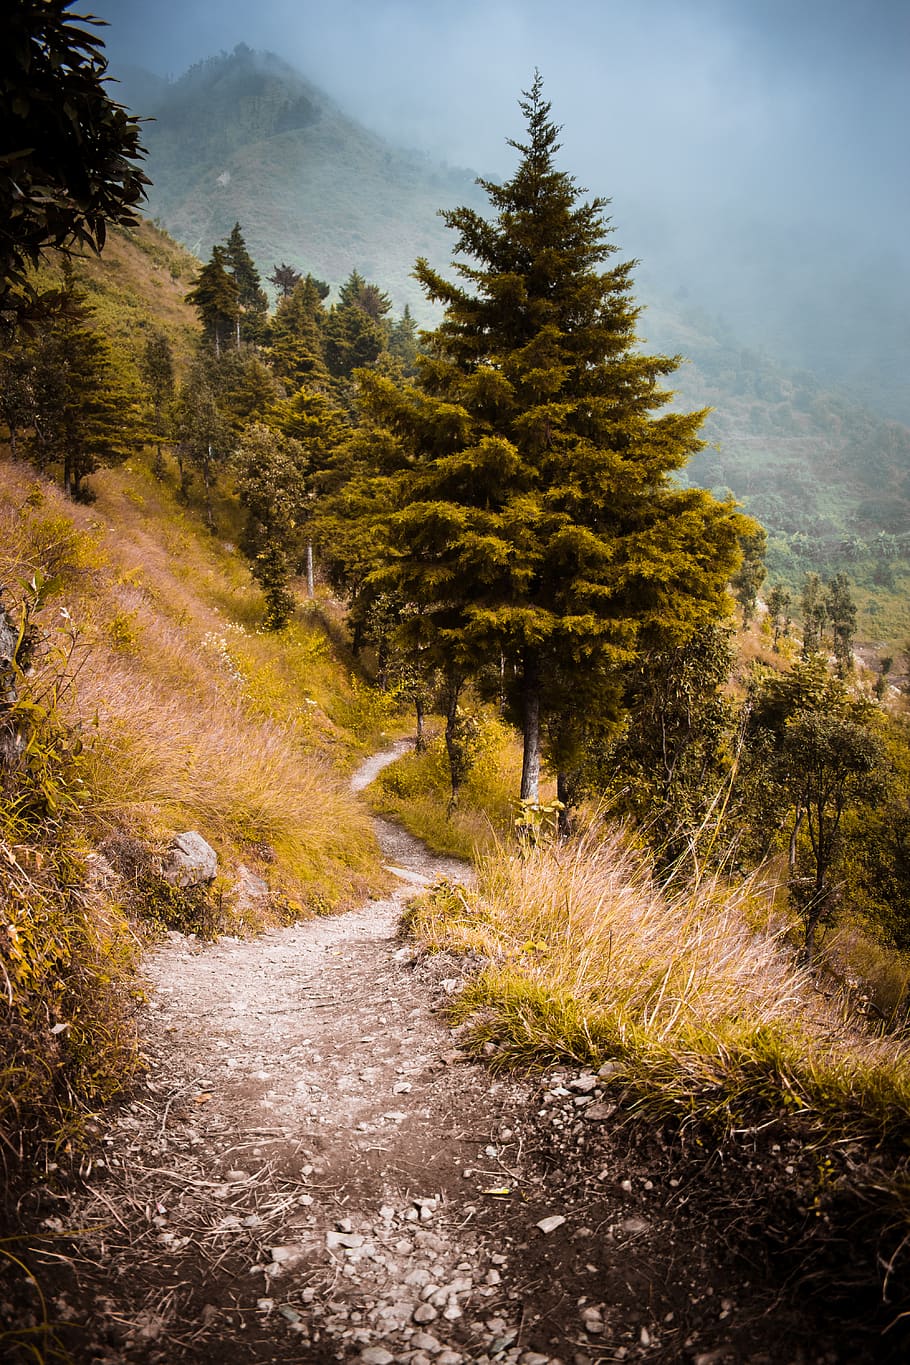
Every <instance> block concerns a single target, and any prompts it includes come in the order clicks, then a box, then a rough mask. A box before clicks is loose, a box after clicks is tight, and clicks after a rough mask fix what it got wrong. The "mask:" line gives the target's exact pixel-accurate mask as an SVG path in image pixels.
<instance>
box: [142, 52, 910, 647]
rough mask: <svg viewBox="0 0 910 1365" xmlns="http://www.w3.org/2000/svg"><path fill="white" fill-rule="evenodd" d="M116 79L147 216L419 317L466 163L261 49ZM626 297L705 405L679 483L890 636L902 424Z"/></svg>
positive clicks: (772, 568)
mask: <svg viewBox="0 0 910 1365" xmlns="http://www.w3.org/2000/svg"><path fill="white" fill-rule="evenodd" d="M122 75H123V85H122V89H121V91H120V93H121V94H122V96H123V98H124V99H125V100H126V101H127V102H128V103H131V104H132V106H133V107H134V108H135V109H136V110H137V111H139V112H141V113H143V114H152V115H153V116H154V118H155V122H153V123H149V124H148V125H147V129H146V134H145V136H146V141H147V143H148V147H149V163H148V168H149V171H150V174H151V177H152V180H153V182H154V183H153V186H152V189H151V191H150V201H149V209H150V212H151V213H153V214H155V215H157V216H158V218H159V219H160V221H161V222H162V223H163V224H164V225H165V226H166V227H167V228H168V230H169V231H170V232H172V233H173V234H174V235H175V236H176V237H177V238H178V239H179V240H180V241H182V242H184V243H186V244H187V245H188V246H189V247H191V248H192V250H193V251H195V252H197V253H198V254H200V255H203V256H204V255H206V254H207V253H208V251H209V249H210V247H211V245H212V244H213V243H214V242H215V241H217V240H219V239H223V238H224V237H225V236H226V235H227V233H228V232H229V231H230V229H231V227H232V226H233V224H234V222H235V221H238V220H239V221H240V222H241V224H242V226H243V230H244V234H245V237H246V240H247V243H248V245H249V246H250V249H251V251H252V253H253V255H254V257H255V258H256V260H257V263H258V265H259V268H260V270H261V271H262V273H263V274H264V275H265V274H268V273H269V272H270V271H271V269H272V267H273V265H274V264H275V263H276V262H278V261H287V262H289V263H290V264H293V265H294V266H296V267H297V268H298V269H300V270H303V271H312V272H313V273H314V274H315V275H316V276H317V277H320V278H323V279H326V280H327V281H329V282H330V283H332V284H333V285H337V284H338V283H339V282H340V281H341V280H343V279H344V278H346V276H347V275H348V274H349V273H350V271H351V270H352V269H354V268H356V269H358V270H359V271H360V272H361V273H362V274H364V275H365V276H366V277H367V278H370V279H375V280H376V282H377V283H379V284H380V285H381V286H382V287H383V288H384V289H387V290H388V291H389V292H390V294H391V295H392V298H393V301H394V304H395V307H396V308H398V309H400V308H402V307H403V305H404V304H405V303H408V304H409V305H410V307H411V308H412V311H414V312H415V315H416V316H418V317H422V318H423V319H425V320H427V321H429V316H428V314H427V308H426V303H425V300H424V299H423V297H422V295H421V293H420V291H419V289H418V288H417V286H416V283H415V282H414V281H413V280H412V279H411V278H410V272H411V270H412V268H413V264H414V261H415V259H416V257H417V256H418V255H427V256H428V257H429V258H430V259H431V260H433V261H435V262H438V263H439V264H440V265H442V266H443V267H444V266H445V264H446V263H447V262H448V261H449V260H450V258H451V254H452V248H453V238H452V234H451V233H450V232H449V231H448V230H447V229H446V228H445V227H444V225H443V224H442V223H441V221H440V219H439V216H438V210H439V209H440V208H444V207H452V206H454V205H456V204H459V203H477V202H479V201H478V197H477V196H478V191H477V188H476V186H475V185H474V183H473V179H472V177H471V176H470V175H469V174H468V173H467V172H463V171H457V170H452V169H451V168H449V167H445V166H442V165H434V164H433V163H432V162H430V161H429V160H428V159H427V158H425V157H416V156H412V155H410V154H408V153H405V152H402V151H401V150H399V149H396V148H394V147H391V146H389V145H388V144H387V143H385V142H383V141H382V140H380V139H379V138H377V137H375V136H374V135H373V134H372V133H370V132H369V131H368V130H367V129H365V128H363V127H362V126H361V125H359V124H358V123H356V122H355V121H354V120H352V119H350V118H348V117H346V116H345V115H344V113H343V112H342V111H341V110H339V109H338V108H337V107H336V106H335V105H334V104H333V103H332V102H331V101H330V100H329V99H328V98H327V97H326V96H325V95H324V94H323V93H322V92H321V91H320V90H318V89H317V88H316V87H315V86H314V85H313V84H312V83H311V82H309V81H307V80H306V79H305V78H304V77H303V76H301V75H300V74H299V73H298V72H296V71H294V70H293V69H292V68H291V67H289V66H288V65H286V64H285V63H284V62H282V61H281V60H280V59H279V58H277V57H275V56H272V55H270V54H263V53H253V52H251V51H250V50H249V49H248V48H243V47H241V48H237V49H236V50H235V51H234V52H233V53H231V54H230V55H222V56H219V57H213V58H211V59H210V60H209V61H206V62H204V63H201V64H200V65H198V66H196V67H194V68H192V70H190V71H188V72H187V73H186V74H185V75H184V76H183V77H181V78H180V79H179V80H177V81H176V82H174V83H173V84H168V83H166V82H164V81H161V80H160V79H158V78H157V77H153V76H151V75H149V73H145V72H140V71H135V70H134V71H126V72H124V73H122ZM647 264H648V263H647V262H646V263H645V265H646V266H647ZM646 278H647V277H646ZM640 296H641V298H642V300H643V302H645V303H646V304H647V307H646V311H645V313H644V315H643V319H642V331H643V333H644V335H645V337H646V339H647V343H648V345H649V346H651V347H654V348H657V349H660V350H663V351H665V352H667V353H669V354H676V353H679V354H681V355H682V356H684V357H685V359H686V360H687V362H688V363H687V364H686V365H685V366H684V367H683V368H682V369H681V370H680V371H679V373H678V375H677V376H676V381H675V382H676V386H677V388H678V391H679V396H680V402H682V403H684V404H687V405H690V406H693V407H701V406H708V407H711V408H712V409H713V412H712V414H711V417H710V418H709V421H708V423H707V426H706V436H707V438H708V440H709V442H710V443H711V446H710V448H709V449H708V450H706V451H705V452H704V454H703V455H701V456H699V457H698V458H697V459H696V460H695V461H694V462H693V463H692V465H691V466H690V469H689V477H690V478H691V480H692V481H693V482H698V483H701V484H703V485H705V486H708V487H712V488H715V489H723V488H726V489H729V490H731V491H732V492H733V494H734V495H735V497H736V498H737V499H738V500H740V501H741V502H742V503H743V505H744V506H745V508H746V510H747V511H749V512H750V513H751V514H752V515H754V516H756V517H757V518H758V519H759V520H760V521H761V522H762V523H763V524H764V525H765V526H766V527H767V528H768V531H769V538H770V545H769V556H768V564H769V573H770V579H771V581H776V582H783V583H786V584H788V585H789V586H790V587H791V589H792V590H793V591H794V592H795V593H796V594H797V595H798V593H799V589H800V586H801V583H802V579H803V576H804V575H805V573H807V572H809V571H817V572H820V573H822V574H823V575H830V574H831V573H834V572H836V571H837V570H839V569H845V570H846V571H847V572H848V573H849V574H850V576H851V578H852V580H853V581H854V583H855V585H856V596H857V600H858V602H859V605H860V609H861V623H862V625H861V628H862V632H863V634H864V636H865V637H866V638H867V639H869V640H870V641H873V642H880V643H883V644H885V643H887V644H890V645H892V646H893V645H895V644H897V643H901V642H902V641H903V640H904V639H905V638H906V637H907V636H908V635H910V612H908V610H907V608H906V606H905V603H906V602H907V600H908V593H907V589H908V587H910V498H908V486H907V480H908V476H910V430H908V428H906V427H904V426H901V425H900V424H898V423H894V422H889V421H885V420H883V419H882V418H880V417H879V416H877V415H876V413H875V412H873V411H871V410H869V409H868V408H865V407H863V406H862V405H861V404H859V403H857V402H856V401H855V400H854V399H852V398H850V397H849V396H848V395H846V394H845V393H839V392H832V391H830V390H827V389H826V388H825V386H824V385H823V384H821V383H820V382H819V381H818V380H817V379H816V378H815V377H814V376H813V375H811V374H809V373H806V372H803V371H800V372H796V371H793V370H791V369H788V368H787V367H786V366H785V365H781V364H778V363H776V362H775V360H774V359H773V357H769V356H764V355H761V354H759V353H757V352H755V351H753V350H749V349H747V348H745V347H743V346H742V345H741V344H740V343H739V342H738V340H737V338H736V337H735V335H733V334H732V332H731V331H730V329H729V327H728V326H726V325H725V324H724V322H723V320H722V319H720V318H716V317H708V316H706V315H705V314H704V313H703V312H701V311H700V310H699V309H698V308H697V306H695V305H694V304H693V303H691V302H689V301H688V300H686V299H685V298H683V297H677V298H674V299H668V298H667V297H666V296H663V295H661V294H660V293H659V292H657V291H655V290H654V289H650V288H649V287H648V286H647V284H645V286H644V287H643V288H642V290H641V291H640Z"/></svg>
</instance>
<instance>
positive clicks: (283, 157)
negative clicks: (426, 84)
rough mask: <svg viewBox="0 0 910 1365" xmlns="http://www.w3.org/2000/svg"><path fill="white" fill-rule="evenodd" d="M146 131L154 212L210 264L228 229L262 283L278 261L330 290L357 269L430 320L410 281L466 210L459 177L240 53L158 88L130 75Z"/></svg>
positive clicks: (275, 67) (467, 186) (259, 58)
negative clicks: (458, 207)
mask: <svg viewBox="0 0 910 1365" xmlns="http://www.w3.org/2000/svg"><path fill="white" fill-rule="evenodd" d="M118 93H119V94H120V95H121V96H122V98H123V99H124V100H126V101H127V102H128V103H129V104H131V105H132V107H134V108H135V109H137V111H138V110H140V109H141V112H142V113H143V114H144V115H150V116H152V117H153V118H154V120H155V121H154V122H153V123H149V124H148V125H147V126H146V127H147V130H146V132H145V139H146V142H147V144H148V149H149V162H150V165H151V166H152V172H151V175H152V181H153V184H152V186H151V188H150V190H149V212H150V213H151V214H153V215H154V216H156V217H158V218H159V219H160V220H161V222H162V223H163V224H164V225H165V227H167V229H168V231H169V232H171V233H173V235H174V236H175V237H176V238H177V239H178V240H179V241H182V242H184V243H185V244H186V245H187V246H188V247H190V249H191V250H193V251H194V252H196V253H198V254H200V255H206V254H207V253H208V250H209V248H210V247H211V245H212V243H213V242H215V241H217V240H219V239H220V238H222V237H225V236H226V235H227V234H228V232H229V231H230V229H231V226H232V225H233V223H234V222H236V221H237V220H239V221H240V222H241V223H242V224H243V225H244V231H245V234H246V238H247V241H248V243H249V246H250V250H251V251H252V254H253V256H254V257H255V259H256V261H257V263H258V265H259V267H260V270H262V271H263V273H268V272H269V271H270V270H271V269H272V268H273V266H274V265H275V264H277V263H279V262H281V261H286V262H288V263H289V264H291V265H293V266H294V267H295V268H296V269H298V270H300V271H301V272H302V273H303V274H306V273H308V272H311V273H312V274H314V275H316V276H318V277H320V278H322V279H327V280H329V281H330V282H333V283H336V284H337V283H340V281H341V280H343V279H344V278H346V276H347V275H348V274H349V273H350V272H351V270H352V269H356V270H359V271H360V272H361V274H364V275H366V277H367V278H369V279H376V280H379V281H380V282H381V283H382V284H383V286H384V287H385V288H388V289H390V290H391V291H392V294H393V299H394V302H395V305H396V307H397V309H398V310H399V311H400V310H401V309H403V308H404V306H405V304H409V305H410V306H411V307H412V308H417V309H419V310H420V311H421V313H422V314H423V315H424V316H426V315H427V314H426V306H425V303H424V300H423V296H422V294H421V292H420V289H419V288H418V286H417V284H416V283H415V282H414V281H413V280H412V279H411V278H410V274H411V271H412V270H413V267H414V261H415V260H416V258H417V257H418V256H428V257H430V258H434V259H439V258H440V257H441V256H442V255H443V253H444V252H446V251H447V249H448V248H447V243H446V242H445V230H444V229H443V227H442V225H441V224H440V222H439V220H438V218H437V216H436V215H437V210H438V209H439V207H440V206H441V205H444V204H446V203H449V202H451V201H453V200H455V199H457V200H462V199H464V198H465V197H468V198H471V197H474V195H475V191H474V187H473V182H472V177H471V175H470V174H469V173H468V172H465V171H460V170H456V169H453V168H449V167H443V166H440V165H436V164H434V163H433V162H431V161H430V160H429V159H427V158H425V157H422V156H420V155H419V154H417V153H408V152H405V151H402V150H400V149H398V148H395V147H392V146H390V145H389V144H388V143H386V142H384V141H383V140H382V139H380V138H378V137H376V136H375V135H374V134H372V133H370V132H369V131H368V130H367V129H366V128H364V127H362V126H361V125H360V124H358V123H356V122H355V121H354V120H353V119H350V118H348V117H346V115H345V114H344V113H343V112H342V111H341V110H340V109H338V108H337V107H336V106H335V105H334V104H333V103H332V102H331V100H329V98H328V97H327V96H326V95H325V94H324V93H323V92H322V91H320V90H318V89H317V88H316V87H315V86H314V85H312V84H311V83H310V82H309V81H307V80H306V79H305V78H304V77H303V76H301V75H300V74H299V72H297V71H295V70H294V69H293V68H292V67H290V66H288V65H287V64H286V63H285V62H283V61H281V59H280V58H278V57H276V56H274V55H272V54H270V53H253V52H251V51H250V49H249V48H245V47H242V46H241V47H238V48H236V49H235V50H234V52H232V53H230V54H228V55H222V56H219V57H213V58H211V59H209V60H208V61H206V62H202V63H200V64H199V65H197V66H194V67H192V68H191V69H190V70H189V71H187V72H186V74H185V75H183V76H182V77H181V78H180V79H179V80H177V81H175V82H174V83H173V84H170V85H166V84H163V83H160V82H154V81H151V82H150V81H149V79H148V77H147V75H146V74H145V73H132V74H131V73H130V72H125V73H124V76H123V84H122V89H121V90H120V91H119V92H118Z"/></svg>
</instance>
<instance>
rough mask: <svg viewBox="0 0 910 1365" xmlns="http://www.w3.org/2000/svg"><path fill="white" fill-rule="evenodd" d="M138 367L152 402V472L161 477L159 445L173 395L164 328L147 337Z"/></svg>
mask: <svg viewBox="0 0 910 1365" xmlns="http://www.w3.org/2000/svg"><path fill="white" fill-rule="evenodd" d="M139 368H140V372H141V374H142V378H143V380H144V382H145V387H146V390H147V392H148V396H149V400H150V402H151V406H152V426H153V431H152V435H153V437H154V441H155V475H156V477H157V478H159V479H160V478H161V477H162V476H163V474H164V461H163V458H162V454H161V445H162V442H163V441H164V439H165V427H166V414H167V411H168V408H169V406H170V403H171V402H172V400H173V397H174V356H173V353H172V351H171V344H170V342H169V341H168V339H167V337H166V336H165V335H164V333H163V332H153V333H152V335H151V336H150V337H149V338H148V339H147V341H146V343H145V350H144V351H143V353H142V357H141V359H140V363H139Z"/></svg>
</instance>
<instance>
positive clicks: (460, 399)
mask: <svg viewBox="0 0 910 1365" xmlns="http://www.w3.org/2000/svg"><path fill="white" fill-rule="evenodd" d="M522 110H523V112H524V114H525V117H526V119H527V124H528V141H527V144H526V145H523V144H515V145H516V148H517V150H518V151H519V153H520V157H521V159H520V162H519V165H518V168H517V170H516V172H515V174H514V176H513V177H512V179H511V180H509V181H508V182H507V183H506V184H504V185H496V184H492V183H486V182H485V183H484V188H485V190H486V192H487V195H488V197H489V199H490V202H491V204H492V208H493V211H494V217H493V219H492V221H490V220H487V219H484V218H482V217H481V216H480V215H479V214H478V213H476V212H475V211H474V210H473V209H471V208H467V207H463V208H459V209H456V210H453V211H451V212H447V213H445V214H444V215H443V216H444V218H445V221H446V222H447V224H448V225H449V227H450V228H452V229H453V230H454V231H455V232H456V233H457V238H458V240H457V246H458V251H459V254H460V256H461V257H462V258H463V259H462V260H460V261H459V262H458V263H457V264H456V270H457V271H458V272H459V274H460V275H461V276H462V278H463V280H464V281H465V284H464V286H462V285H460V284H453V283H450V282H448V281H447V280H445V279H443V278H442V277H441V276H440V275H438V274H437V273H436V272H435V271H433V270H432V269H431V268H430V267H429V266H428V264H427V263H426V262H425V261H420V262H418V267H417V275H418V277H419V279H420V280H421V282H422V284H423V286H424V289H425V291H426V293H427V295H428V297H429V298H430V299H431V300H432V301H433V302H436V303H439V304H442V305H443V307H444V308H445V310H446V312H445V318H444V320H443V322H442V323H441V324H440V326H439V327H438V328H437V330H436V331H435V332H434V333H433V334H432V335H431V336H429V337H428V338H427V354H426V355H425V356H423V357H421V358H420V359H419V360H418V382H417V384H416V385H414V386H411V385H408V384H407V383H401V382H396V381H395V380H392V379H388V378H385V377H382V376H380V375H376V374H370V375H362V376H361V403H362V406H363V409H364V412H365V416H366V419H367V421H368V422H369V424H370V426H371V428H372V434H373V442H372V444H373V447H374V449H375V450H376V451H377V452H378V455H377V456H374V463H373V471H374V474H375V473H376V472H378V470H379V469H380V468H383V466H384V470H385V471H387V477H388V480H389V484H390V487H389V491H388V492H387V493H386V494H385V496H382V494H380V497H379V501H380V506H381V507H383V508H385V507H388V508H390V509H392V508H394V509H395V510H390V512H389V513H388V514H387V524H388V528H389V543H390V549H391V553H390V554H388V555H387V564H386V566H385V567H383V568H381V569H380V570H379V571H378V572H376V571H374V579H373V581H374V582H376V583H378V584H379V585H380V586H381V587H382V588H383V589H384V590H385V591H388V592H391V593H392V594H393V595H396V596H398V597H399V598H400V599H401V600H402V601H406V602H410V603H415V604H417V605H418V606H419V608H420V611H421V614H422V624H423V627H424V629H425V631H426V632H427V635H428V637H429V638H430V641H431V648H432V649H433V650H434V651H435V655H436V662H437V663H438V664H439V665H440V667H442V668H443V670H444V671H445V672H447V673H453V672H460V673H461V674H469V675H475V676H476V675H478V674H479V673H480V672H481V671H483V670H484V669H485V668H486V667H487V665H488V663H489V661H490V660H491V659H498V658H502V659H503V660H504V664H505V666H504V669H503V670H502V677H503V679H504V683H505V687H506V693H507V699H508V701H509V703H510V705H511V708H512V712H513V714H515V715H516V716H517V717H518V718H519V720H520V723H521V725H522V728H523V731H524V735H525V746H526V747H525V765H524V773H523V778H522V791H521V794H522V797H523V798H525V799H530V800H535V799H536V797H537V782H538V771H539V764H540V750H539V736H540V725H541V720H543V722H544V730H545V732H549V733H552V734H554V735H555V736H556V748H557V749H558V750H560V751H566V750H569V749H572V748H578V747H579V743H580V741H579V740H578V737H577V736H570V735H568V734H566V733H565V727H563V732H562V733H559V729H558V727H555V726H552V725H551V726H549V727H548V726H547V725H546V721H547V719H548V718H550V717H555V716H558V715H564V714H567V711H566V708H567V703H568V705H571V704H572V701H571V699H573V698H577V699H578V700H579V705H580V706H583V707H584V709H585V711H586V712H591V711H592V710H595V709H600V708H603V707H609V706H610V705H611V704H612V700H613V696H614V693H615V684H614V682H613V679H614V678H615V675H616V671H617V669H618V668H619V667H620V666H621V665H622V664H624V663H625V662H627V661H628V660H629V659H630V658H631V657H632V656H633V654H634V651H635V648H636V645H637V644H638V641H639V638H640V637H646V635H647V632H648V631H649V630H653V629H656V628H657V627H658V626H662V627H665V628H667V629H668V630H671V631H675V632H676V633H677V634H678V635H679V636H680V637H681V638H685V636H686V635H687V634H688V633H690V632H691V631H693V630H694V629H696V628H697V627H700V626H701V625H703V624H704V623H705V622H706V621H708V620H711V619H712V618H713V617H715V616H716V615H717V614H718V613H719V612H720V611H722V609H723V605H724V600H725V588H726V583H727V580H728V578H729V576H730V573H731V572H732V570H733V569H734V568H735V565H736V563H737V560H738V557H739V549H738V545H737V534H738V533H739V532H740V531H741V530H742V529H743V523H742V520H741V519H740V518H738V517H737V515H736V513H735V512H734V510H733V508H732V506H730V505H728V504H720V503H718V502H716V501H715V500H714V499H712V498H711V497H710V496H709V495H708V494H706V493H703V492H701V491H699V490H695V489H681V488H680V487H679V485H678V483H676V482H674V480H673V479H672V477H671V475H672V474H673V473H675V471H677V470H678V469H680V468H681V467H682V466H683V465H684V464H685V462H686V460H687V458H688V457H689V456H690V455H691V454H692V453H693V452H694V451H695V450H698V449H699V448H700V446H701V441H700V438H699V435H698V430H699V426H700V424H701V421H702V418H703V415H704V414H703V413H698V412H693V413H683V412H665V413H664V414H663V415H660V416H655V415H653V414H654V413H655V412H656V411H657V410H659V409H660V408H661V407H664V406H665V405H666V404H667V402H668V400H669V397H670V395H669V393H667V392H666V391H664V390H663V389H662V388H660V381H661V380H662V379H663V377H664V376H665V375H667V374H670V373H672V372H673V370H674V369H675V368H676V364H677V362H676V361H675V360H674V359H672V358H668V357H665V356H645V355H642V354H641V353H640V351H639V350H638V349H637V338H636V335H635V322H636V318H637V314H638V310H637V309H636V307H635V306H634V304H633V302H632V299H631V297H630V294H631V270H632V266H631V264H630V263H626V264H624V265H618V266H614V267H613V268H611V269H610V270H607V271H602V269H601V267H602V265H603V263H604V262H605V261H606V260H608V258H609V256H610V255H611V253H612V252H613V251H614V248H613V247H612V246H611V245H610V244H609V243H608V241H607V237H606V228H605V225H604V222H603V209H604V203H603V201H601V200H594V201H592V202H590V203H580V202H579V192H578V189H577V187H576V185H575V183H574V182H573V180H572V179H571V177H570V176H568V175H566V174H565V173H563V172H560V171H558V170H556V168H555V165H554V157H555V153H556V150H557V141H556V139H557V130H556V128H555V126H554V124H553V123H552V122H551V121H550V117H549V113H550V108H549V105H548V104H547V103H546V102H545V101H544V99H543V97H542V92H541V85H540V82H539V80H538V81H536V82H535V85H534V89H533V91H532V92H531V94H530V95H529V96H528V97H527V99H526V100H525V101H524V102H523V103H522ZM396 458H397V467H398V470H400V473H398V474H396V472H395V464H396ZM380 461H382V465H380ZM381 538H382V540H383V541H384V540H385V531H383V532H382V535H381ZM368 582H369V577H368ZM582 697H583V699H584V700H583V701H582V700H581V699H582Z"/></svg>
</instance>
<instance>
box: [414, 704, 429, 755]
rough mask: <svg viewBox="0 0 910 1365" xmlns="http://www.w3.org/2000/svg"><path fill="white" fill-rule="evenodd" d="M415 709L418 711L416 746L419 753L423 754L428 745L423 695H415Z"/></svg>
mask: <svg viewBox="0 0 910 1365" xmlns="http://www.w3.org/2000/svg"><path fill="white" fill-rule="evenodd" d="M414 710H415V711H416V713H417V739H416V740H415V741H414V748H415V750H416V752H417V753H418V754H422V753H423V751H424V749H425V748H426V747H427V742H426V739H425V738H424V733H423V697H415V699H414Z"/></svg>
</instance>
